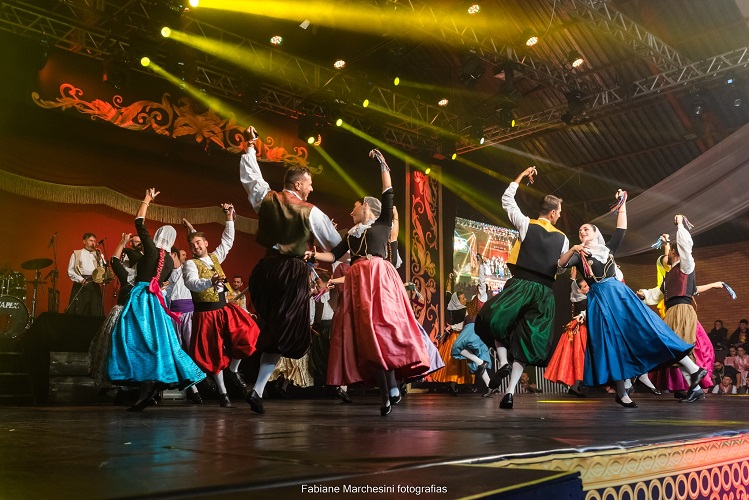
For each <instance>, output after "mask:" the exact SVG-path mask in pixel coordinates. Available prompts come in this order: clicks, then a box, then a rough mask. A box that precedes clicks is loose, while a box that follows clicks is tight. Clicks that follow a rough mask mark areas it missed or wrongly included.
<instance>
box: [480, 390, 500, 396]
mask: <svg viewBox="0 0 749 500" xmlns="http://www.w3.org/2000/svg"><path fill="white" fill-rule="evenodd" d="M498 392H499V389H487V390H486V392H485V393H483V394H482V395H481V397H482V398H489V397H491V396H493V395H494V394H496V393H498Z"/></svg>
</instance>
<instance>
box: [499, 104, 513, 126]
mask: <svg viewBox="0 0 749 500" xmlns="http://www.w3.org/2000/svg"><path fill="white" fill-rule="evenodd" d="M497 122H498V124H499V126H500V127H502V128H509V129H512V128H515V118H514V117H513V116H512V108H502V109H500V110H499V118H498V119H497Z"/></svg>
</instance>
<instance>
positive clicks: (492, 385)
mask: <svg viewBox="0 0 749 500" xmlns="http://www.w3.org/2000/svg"><path fill="white" fill-rule="evenodd" d="M510 370H511V368H510V364H509V363H505V364H504V365H502V366H500V367H499V369H498V370H497V372H496V373H495V374H494V375H492V378H490V379H489V389H496V388H498V387H499V386H500V385H501V384H502V380H503V379H504V378H505V377H506V376H508V375H509V374H510Z"/></svg>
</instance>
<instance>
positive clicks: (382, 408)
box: [380, 405, 393, 417]
mask: <svg viewBox="0 0 749 500" xmlns="http://www.w3.org/2000/svg"><path fill="white" fill-rule="evenodd" d="M392 411H393V405H387V406H380V415H382V416H383V417H384V416H385V415H390V412H392Z"/></svg>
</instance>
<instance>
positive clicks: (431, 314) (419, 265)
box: [410, 171, 440, 338]
mask: <svg viewBox="0 0 749 500" xmlns="http://www.w3.org/2000/svg"><path fill="white" fill-rule="evenodd" d="M413 181H414V182H413V186H414V189H413V192H412V194H411V222H412V226H413V227H412V231H411V249H410V250H411V275H412V281H413V282H414V283H416V285H417V287H418V289H419V290H421V293H422V295H423V296H424V304H423V305H420V306H419V307H417V308H416V311H415V312H416V317H417V318H418V320H419V322H420V323H421V324H422V325H423V326H424V329H425V330H426V332H427V333H428V334H429V336H430V337H431V338H435V336H436V335H437V334H438V333H439V331H440V325H439V307H440V296H439V295H438V294H437V280H436V279H435V276H436V274H437V262H438V261H439V250H438V248H437V241H438V238H439V227H438V225H437V189H438V186H437V183H436V182H435V181H434V180H433V179H432V178H430V177H429V176H426V175H424V174H423V173H421V172H419V171H415V172H414V173H413Z"/></svg>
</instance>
